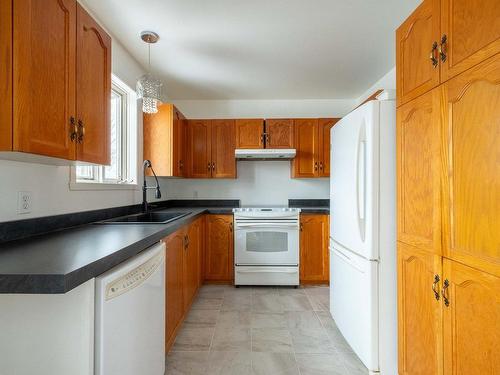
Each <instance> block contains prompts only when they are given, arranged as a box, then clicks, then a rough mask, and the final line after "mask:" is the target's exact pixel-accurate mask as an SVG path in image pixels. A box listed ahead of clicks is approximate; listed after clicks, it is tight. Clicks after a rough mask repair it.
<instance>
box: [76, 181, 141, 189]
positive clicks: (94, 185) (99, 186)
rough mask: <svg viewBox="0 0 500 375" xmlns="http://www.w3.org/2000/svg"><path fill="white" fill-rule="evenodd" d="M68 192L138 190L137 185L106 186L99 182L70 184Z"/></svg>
mask: <svg viewBox="0 0 500 375" xmlns="http://www.w3.org/2000/svg"><path fill="white" fill-rule="evenodd" d="M69 190H139V185H138V184H106V183H99V182H70V183H69Z"/></svg>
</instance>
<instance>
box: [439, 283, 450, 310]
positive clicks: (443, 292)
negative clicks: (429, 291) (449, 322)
mask: <svg viewBox="0 0 500 375" xmlns="http://www.w3.org/2000/svg"><path fill="white" fill-rule="evenodd" d="M449 286H450V282H449V281H448V279H445V280H444V283H443V289H442V290H441V295H442V296H443V301H444V305H445V306H446V307H448V306H450V300H449V297H448V287H449Z"/></svg>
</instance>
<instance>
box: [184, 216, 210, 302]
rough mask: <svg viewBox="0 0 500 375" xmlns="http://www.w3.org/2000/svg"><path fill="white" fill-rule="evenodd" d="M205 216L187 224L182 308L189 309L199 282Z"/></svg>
mask: <svg viewBox="0 0 500 375" xmlns="http://www.w3.org/2000/svg"><path fill="white" fill-rule="evenodd" d="M204 220H205V218H204V217H202V218H199V219H197V220H196V221H194V222H193V223H191V224H190V225H189V227H188V228H187V234H186V241H187V243H186V247H185V252H184V309H186V310H187V309H189V307H190V306H191V303H192V302H193V298H194V296H195V295H196V292H197V291H198V288H199V287H200V284H201V268H200V258H201V256H202V251H203V248H202V246H203V234H204V233H203V232H204V222H205V221H204Z"/></svg>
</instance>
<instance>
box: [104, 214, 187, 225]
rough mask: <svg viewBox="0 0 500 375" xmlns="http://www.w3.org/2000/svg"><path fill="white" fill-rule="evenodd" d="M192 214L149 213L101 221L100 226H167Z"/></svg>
mask: <svg viewBox="0 0 500 375" xmlns="http://www.w3.org/2000/svg"><path fill="white" fill-rule="evenodd" d="M190 213H191V212H148V213H147V214H135V215H129V216H122V217H117V218H114V219H109V220H105V221H101V222H100V224H165V223H169V222H171V221H174V220H177V219H179V218H181V217H183V216H186V215H189V214H190Z"/></svg>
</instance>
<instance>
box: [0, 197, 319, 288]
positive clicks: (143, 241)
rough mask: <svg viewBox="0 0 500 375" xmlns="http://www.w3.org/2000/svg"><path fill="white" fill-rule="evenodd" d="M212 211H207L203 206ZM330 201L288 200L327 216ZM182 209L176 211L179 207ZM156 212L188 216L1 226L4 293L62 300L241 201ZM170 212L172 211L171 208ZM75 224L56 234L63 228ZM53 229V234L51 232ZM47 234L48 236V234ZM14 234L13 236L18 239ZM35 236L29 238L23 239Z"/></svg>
mask: <svg viewBox="0 0 500 375" xmlns="http://www.w3.org/2000/svg"><path fill="white" fill-rule="evenodd" d="M211 203H215V204H216V206H214V207H203V206H201V205H202V204H206V205H210V204H211ZM326 203H327V200H290V201H289V206H290V207H300V208H301V210H302V211H301V212H303V213H324V214H328V213H329V207H328V205H327V204H326ZM177 204H178V205H179V206H182V207H175V206H176V205H177ZM162 205H164V206H166V207H165V208H160V209H158V210H155V211H157V212H169V211H171V212H172V211H175V212H190V214H189V215H186V216H184V217H181V218H179V219H177V220H175V221H172V222H170V223H167V224H97V223H89V222H90V221H91V220H93V221H96V220H103V219H107V218H110V217H115V216H120V215H117V214H121V215H124V214H130V213H134V212H136V211H137V209H138V207H135V206H129V207H123V208H116V209H106V210H100V211H92V212H88V213H85V212H82V213H76V214H70V215H60V216H57V217H48V218H40V219H30V220H26V221H19V222H8V223H0V224H3V225H0V226H2V228H0V229H2V230H0V234H1V236H0V238H4V239H5V238H8V237H9V236H10V239H11V240H8V241H3V242H0V293H27V294H29V293H31V294H60V293H66V292H68V291H70V290H72V289H73V288H76V287H77V286H79V285H81V284H83V283H84V282H86V281H88V280H90V279H92V278H94V277H96V276H99V275H100V274H102V273H104V272H106V271H107V270H109V269H111V268H113V267H115V266H116V265H118V264H120V263H121V262H124V261H125V260H127V259H129V258H131V257H133V256H134V255H136V254H138V253H140V252H141V251H143V250H145V249H146V248H148V247H149V246H152V245H153V244H155V243H157V242H158V241H160V240H161V239H162V238H164V237H166V236H168V235H169V234H171V233H173V232H175V231H176V230H177V229H179V228H180V227H182V226H184V225H186V224H188V223H190V222H192V221H193V220H195V219H196V218H197V217H198V216H200V215H202V214H205V213H211V214H231V213H232V209H233V207H237V206H239V201H236V200H235V201H169V202H164V203H162ZM167 207H168V208H167ZM68 220H73V221H72V222H70V223H69V224H68V225H67V226H70V225H73V226H71V227H64V226H63V227H62V228H61V229H60V230H56V228H57V226H60V225H62V224H61V223H62V222H67V221H68ZM48 229H50V230H51V231H49V230H48ZM45 230H47V232H48V233H47V232H45ZM14 232H15V233H14ZM27 234H31V235H30V236H29V237H27V238H22V236H23V235H27Z"/></svg>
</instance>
